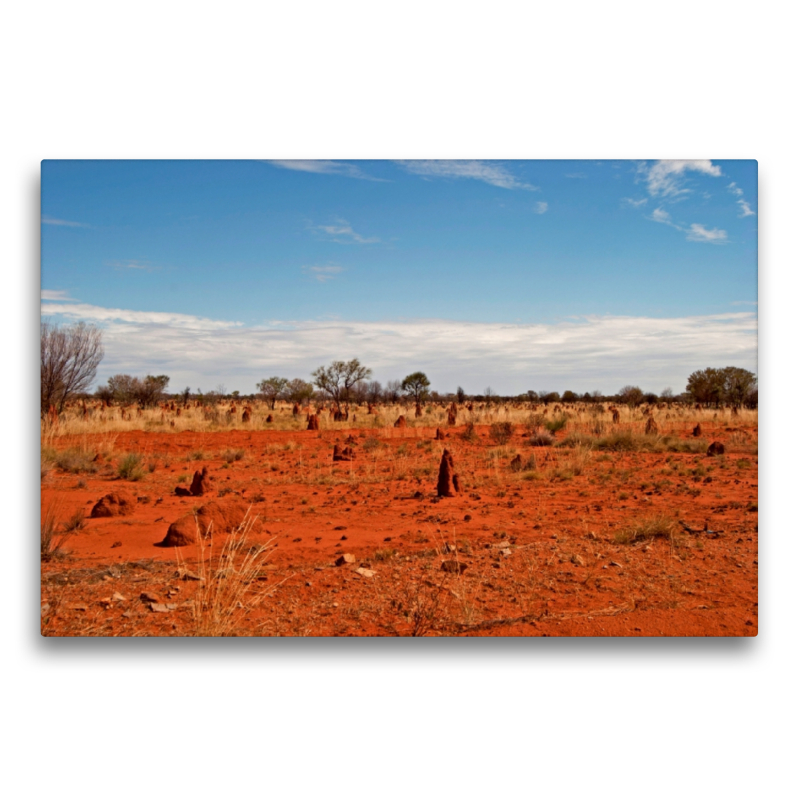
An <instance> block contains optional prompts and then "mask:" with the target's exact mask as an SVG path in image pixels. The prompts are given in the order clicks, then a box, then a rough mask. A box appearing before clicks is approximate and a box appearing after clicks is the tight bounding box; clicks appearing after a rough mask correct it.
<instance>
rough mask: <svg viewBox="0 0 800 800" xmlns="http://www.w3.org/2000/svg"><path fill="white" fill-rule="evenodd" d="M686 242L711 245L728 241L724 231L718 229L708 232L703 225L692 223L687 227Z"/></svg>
mask: <svg viewBox="0 0 800 800" xmlns="http://www.w3.org/2000/svg"><path fill="white" fill-rule="evenodd" d="M686 233H687V236H686V238H687V240H688V241H690V242H710V243H712V244H724V243H725V242H726V241H727V239H728V234H727V232H726V231H723V230H720V229H719V228H711V229H710V230H709V229H708V228H706V227H705V226H703V225H699V224H698V223H696V222H694V223H692V224H691V225H690V226H689V230H688V231H686Z"/></svg>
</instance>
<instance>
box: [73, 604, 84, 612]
mask: <svg viewBox="0 0 800 800" xmlns="http://www.w3.org/2000/svg"><path fill="white" fill-rule="evenodd" d="M72 610H73V611H86V606H85V605H84V604H83V603H76V604H75V605H74V606H72Z"/></svg>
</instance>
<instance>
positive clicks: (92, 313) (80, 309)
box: [41, 298, 242, 331]
mask: <svg viewBox="0 0 800 800" xmlns="http://www.w3.org/2000/svg"><path fill="white" fill-rule="evenodd" d="M42 299H43V300H45V298H42ZM41 314H42V316H43V317H45V316H49V315H61V316H64V317H69V318H73V319H83V320H88V321H89V322H98V323H132V324H134V325H143V326H155V327H162V326H168V327H174V328H175V329H180V330H196V331H203V330H205V331H219V330H224V329H226V328H236V327H238V326H241V324H242V323H241V322H227V321H224V320H215V319H208V318H207V317H195V316H192V315H191V314H177V313H173V312H169V311H131V310H129V309H124V308H104V307H103V306H93V305H90V304H89V303H69V304H64V305H60V304H59V305H50V304H48V303H47V302H42V304H41Z"/></svg>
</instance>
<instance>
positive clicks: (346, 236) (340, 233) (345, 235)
mask: <svg viewBox="0 0 800 800" xmlns="http://www.w3.org/2000/svg"><path fill="white" fill-rule="evenodd" d="M314 230H316V231H320V232H321V233H324V234H326V235H327V236H330V237H332V241H334V242H338V243H339V244H354V243H355V244H376V243H377V242H380V239H379V238H378V237H377V236H362V235H361V234H360V233H356V232H355V231H354V230H353V226H352V225H351V224H350V223H349V222H348V221H347V220H346V219H337V220H336V222H335V223H334V224H333V225H315V226H314Z"/></svg>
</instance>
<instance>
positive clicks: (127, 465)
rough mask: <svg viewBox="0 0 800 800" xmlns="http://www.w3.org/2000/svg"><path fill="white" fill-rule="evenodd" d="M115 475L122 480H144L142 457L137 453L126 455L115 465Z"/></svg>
mask: <svg viewBox="0 0 800 800" xmlns="http://www.w3.org/2000/svg"><path fill="white" fill-rule="evenodd" d="M117 475H118V476H119V477H120V478H122V479H123V480H127V481H140V480H141V479H142V478H144V470H143V469H142V457H141V456H140V455H139V454H138V453H128V454H127V455H126V456H123V457H122V458H121V459H120V461H119V463H118V464H117Z"/></svg>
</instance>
